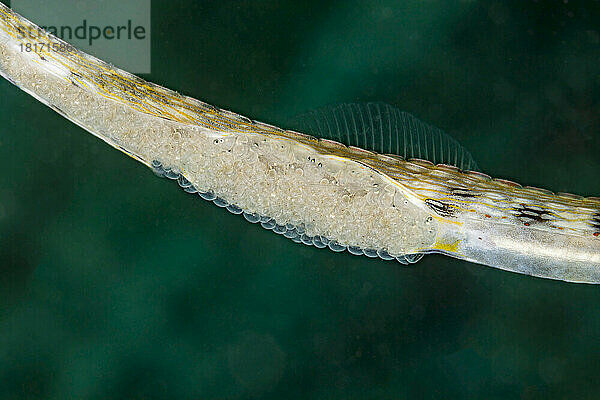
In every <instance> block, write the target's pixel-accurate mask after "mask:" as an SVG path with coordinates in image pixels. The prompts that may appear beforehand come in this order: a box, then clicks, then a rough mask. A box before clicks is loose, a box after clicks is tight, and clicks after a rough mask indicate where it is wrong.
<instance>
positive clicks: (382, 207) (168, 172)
mask: <svg viewBox="0 0 600 400" xmlns="http://www.w3.org/2000/svg"><path fill="white" fill-rule="evenodd" d="M27 49H34V50H35V51H27ZM0 73H1V74H2V75H3V76H4V77H5V78H6V79H8V80H9V81H11V82H12V83H14V84H15V85H16V86H18V87H20V88H21V89H23V90H24V91H26V92H27V93H29V94H31V95H32V96H34V97H35V98H37V99H38V100H40V101H41V102H43V103H45V104H47V105H48V106H50V107H51V108H53V109H54V110H56V111H57V112H59V113H60V114H61V115H63V116H64V117H66V118H68V119H69V120H71V121H73V122H75V123H76V124H78V125H80V126H81V127H82V128H84V129H86V130H87V131H89V132H90V133H92V134H94V135H96V136H97V137H99V138H101V139H102V140H104V141H106V142H107V143H109V144H110V145H112V146H114V147H115V148H117V149H119V150H121V151H123V152H124V153H126V154H128V155H129V156H131V157H133V158H134V159H136V160H138V161H140V162H142V163H143V164H145V165H147V166H148V167H151V168H152V169H153V170H154V171H155V172H156V173H157V174H158V175H161V176H166V177H168V178H171V179H177V181H178V182H179V184H180V185H181V186H182V187H183V188H184V190H186V191H187V192H190V193H198V194H200V196H201V197H203V198H205V199H207V200H212V201H214V202H215V203H216V204H217V205H220V206H223V207H227V208H228V209H229V210H230V211H231V212H234V213H238V214H241V213H243V215H244V216H245V217H246V219H248V220H249V221H251V222H255V223H260V224H261V225H263V227H265V228H268V229H273V230H274V231H276V232H278V233H281V234H284V235H285V236H287V237H289V238H291V239H293V240H295V241H296V242H302V243H305V244H311V245H314V246H316V247H321V248H322V247H329V248H330V249H332V250H334V251H343V250H348V251H350V252H351V253H353V254H364V255H367V256H371V257H377V256H379V257H381V258H384V259H394V258H395V259H397V260H399V261H401V262H403V263H409V262H415V261H417V260H418V259H420V257H421V256H422V255H423V254H426V253H435V252H438V253H444V254H447V255H450V256H453V257H457V258H461V259H464V260H468V261H472V262H476V263H480V264H485V265H489V266H492V267H497V268H501V269H505V270H509V271H515V272H519V273H524V274H529V275H534V276H539V277H545V278H553V279H561V280H566V281H573V282H587V283H599V282H600V237H599V236H600V199H598V198H582V197H578V196H573V195H568V194H553V193H551V192H548V191H545V190H541V189H535V188H530V187H521V186H519V185H517V184H515V183H512V182H508V181H504V180H499V179H491V178H490V177H489V176H487V175H484V174H481V173H478V172H472V171H462V170H460V169H458V168H456V167H451V166H448V165H434V164H433V163H431V162H428V161H423V160H408V161H407V160H404V159H403V158H402V157H399V156H397V155H384V154H377V153H375V152H372V151H367V150H363V149H360V148H356V147H348V146H345V145H343V144H341V143H338V142H335V141H331V140H325V139H318V138H315V137H313V136H309V135H306V134H302V133H298V132H293V131H286V130H282V129H279V128H276V127H273V126H270V125H266V124H263V123H259V122H255V121H251V120H249V119H247V118H245V117H242V116H240V115H237V114H234V113H232V112H229V111H225V110H221V109H218V108H216V107H214V106H211V105H208V104H206V103H203V102H201V101H198V100H195V99H192V98H190V97H186V96H183V95H181V94H178V93H176V92H174V91H171V90H168V89H165V88H163V87H160V86H158V85H154V84H152V83H148V82H145V81H144V80H142V79H140V78H138V77H136V76H134V75H132V74H129V73H127V72H125V71H122V70H120V69H118V68H115V67H113V66H111V65H109V64H107V63H105V62H103V61H101V60H98V59H96V58H94V57H92V56H90V55H87V54H85V53H83V52H81V51H79V50H76V49H74V48H72V47H71V46H69V45H67V44H66V43H65V42H63V41H62V40H60V39H58V38H56V37H54V36H52V35H50V34H48V33H46V32H44V31H42V30H40V29H39V28H38V27H37V26H36V25H34V24H32V23H31V22H29V21H27V20H26V19H25V18H23V17H21V16H20V15H18V14H16V13H14V12H13V11H11V10H10V9H8V8H7V7H5V6H4V5H2V4H1V3H0Z"/></svg>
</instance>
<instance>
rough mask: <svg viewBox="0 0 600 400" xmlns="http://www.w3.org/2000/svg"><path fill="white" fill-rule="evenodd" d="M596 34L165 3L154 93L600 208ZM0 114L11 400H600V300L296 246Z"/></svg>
mask: <svg viewBox="0 0 600 400" xmlns="http://www.w3.org/2000/svg"><path fill="white" fill-rule="evenodd" d="M599 20H600V1H595V0H588V1H574V0H568V1H567V0H563V1H543V0H539V1H532V0H509V1H500V0H497V1H483V0H482V1H479V0H463V1H458V0H456V1H454V0H453V1H445V0H408V1H397V0H375V1H369V2H364V1H358V0H346V1H332V0H320V1H315V0H310V1H302V2H300V1H287V0H286V1H283V0H281V1H274V0H255V1H218V2H217V1H215V2H211V1H192V0H185V1H184V0H182V1H178V2H168V1H152V26H151V28H152V56H153V57H152V72H151V73H150V74H147V75H143V76H142V77H143V78H144V79H147V80H150V81H153V82H155V83H158V84H161V85H163V86H166V87H169V88H171V89H175V90H178V91H180V92H182V93H184V94H187V95H190V96H193V97H196V98H198V99H201V100H203V101H206V102H208V103H211V104H214V105H216V106H219V107H222V108H225V109H229V110H232V111H235V112H237V113H240V114H242V115H245V116H248V117H250V118H252V119H256V120H260V121H264V122H267V123H270V124H274V125H281V126H282V127H284V128H285V122H286V121H288V120H289V118H291V117H293V116H294V115H297V114H300V113H304V112H306V111H307V110H310V109H314V108H317V107H321V106H324V105H327V104H335V103H343V102H346V103H348V102H371V101H381V102H385V103H388V104H393V105H395V106H397V107H399V108H400V109H402V110H405V111H407V112H410V113H412V114H413V115H415V116H417V117H418V118H420V119H422V120H423V121H426V122H427V123H429V124H431V125H433V126H436V127H438V128H441V129H443V130H444V131H446V132H447V133H449V134H451V135H452V136H453V137H454V138H455V139H456V140H457V141H459V142H460V143H461V144H462V145H464V146H465V147H466V148H467V149H469V150H470V151H471V153H472V154H473V156H474V158H475V159H476V160H477V162H478V164H479V167H480V169H481V170H482V171H483V172H485V173H487V174H489V175H491V176H493V177H499V178H505V179H511V180H514V181H516V182H519V183H521V184H524V185H532V186H537V187H542V188H546V189H550V190H553V191H563V192H570V193H577V194H581V195H586V196H600V178H599V177H600V69H599V65H600V27H599V26H598V21H599ZM34 22H35V21H34ZM0 93H1V95H0V126H1V129H2V134H1V135H0V160H1V161H0V163H1V166H2V168H3V170H4V171H5V172H4V173H3V174H1V175H0V398H2V399H174V398H177V399H179V398H181V399H185V398H195V399H305V398H311V399H374V398H377V399H380V398H381V399H397V398H486V399H504V398H511V399H512V398H518V399H524V400H529V399H545V400H549V399H563V398H573V399H597V398H598V396H599V395H598V393H600V380H599V379H598V376H599V375H600V288H599V287H597V286H593V285H577V284H568V283H564V282H559V281H551V280H543V279H537V278H532V277H528V276H523V275H517V274H513V273H509V272H504V271H500V270H496V269H492V268H488V267H484V266H481V265H475V264H470V263H467V262H463V261H459V260H455V259H451V258H448V257H444V256H437V255H436V256H433V255H429V256H426V257H424V258H423V260H421V261H420V262H419V263H417V264H415V265H414V266H411V267H409V268H407V267H405V266H402V265H401V264H399V263H397V262H392V261H382V260H379V259H370V258H367V257H356V256H353V255H351V254H349V253H348V252H344V253H339V254H338V253H334V252H331V251H329V250H319V249H315V248H314V247H308V246H304V245H300V244H296V243H293V242H292V241H290V240H288V239H286V238H284V237H282V236H278V235H275V234H273V233H272V232H269V231H267V230H264V229H261V228H260V227H259V226H256V225H252V224H249V223H248V222H246V221H245V220H244V219H243V218H242V217H240V216H237V215H233V214H230V213H228V212H227V211H225V210H224V209H221V208H218V207H215V206H214V205H212V204H211V203H209V202H206V201H202V200H201V199H200V198H199V197H198V196H193V195H190V194H187V193H185V192H184V191H182V190H181V189H180V188H178V187H177V185H176V184H174V183H173V182H169V181H167V180H164V179H157V178H156V176H154V174H153V173H152V172H151V171H150V170H149V169H147V168H144V167H143V166H142V165H141V164H138V163H137V162H135V161H134V160H132V159H130V158H128V157H125V156H124V155H123V154H121V153H120V152H118V151H115V150H114V149H112V148H111V147H109V146H107V145H106V144H104V143H103V142H101V141H99V140H98V139H96V138H95V137H93V136H92V135H90V134H88V133H86V132H85V131H83V130H82V129H81V128H79V127H77V126H76V125H74V124H72V123H70V122H68V121H66V120H64V119H63V118H62V117H61V116H60V115H58V114H57V113H55V112H54V111H52V110H51V109H50V108H48V107H45V106H43V105H41V104H40V103H38V102H37V101H36V100H35V99H33V98H31V97H30V96H29V95H27V94H26V93H24V92H22V91H21V90H19V89H18V88H16V87H14V86H13V85H11V84H10V83H9V82H7V81H5V80H0Z"/></svg>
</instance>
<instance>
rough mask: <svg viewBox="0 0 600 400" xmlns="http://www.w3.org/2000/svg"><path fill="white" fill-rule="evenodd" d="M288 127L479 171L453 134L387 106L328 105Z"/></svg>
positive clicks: (376, 104)
mask: <svg viewBox="0 0 600 400" xmlns="http://www.w3.org/2000/svg"><path fill="white" fill-rule="evenodd" d="M286 128H288V129H294V130H297V131H299V132H303V133H307V134H310V135H313V136H316V137H320V138H326V139H331V140H335V141H337V142H340V143H343V144H345V145H348V146H356V147H360V148H363V149H365V150H371V151H375V152H377V153H382V154H397V155H400V156H402V157H404V158H405V159H410V158H420V159H424V160H429V161H431V162H433V163H434V164H448V165H454V166H456V167H458V168H460V169H462V170H465V171H467V170H478V166H477V163H476V162H475V159H474V158H473V156H472V155H471V153H469V152H468V151H467V150H466V149H465V148H464V147H463V146H462V145H461V144H460V143H458V142H457V141H456V140H454V139H453V138H452V137H451V136H450V135H448V134H447V133H445V132H444V131H442V130H441V129H438V128H436V127H434V126H431V125H428V124H426V123H424V122H422V121H420V120H419V119H417V118H415V117H414V116H412V115H411V114H409V113H407V112H404V111H401V110H399V109H398V108H396V107H394V106H391V105H388V104H385V103H342V104H336V105H330V106H325V107H322V108H318V109H315V110H312V111H309V112H307V113H304V114H300V115H298V116H296V117H294V118H292V119H291V120H290V121H289V122H288V126H286Z"/></svg>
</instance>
